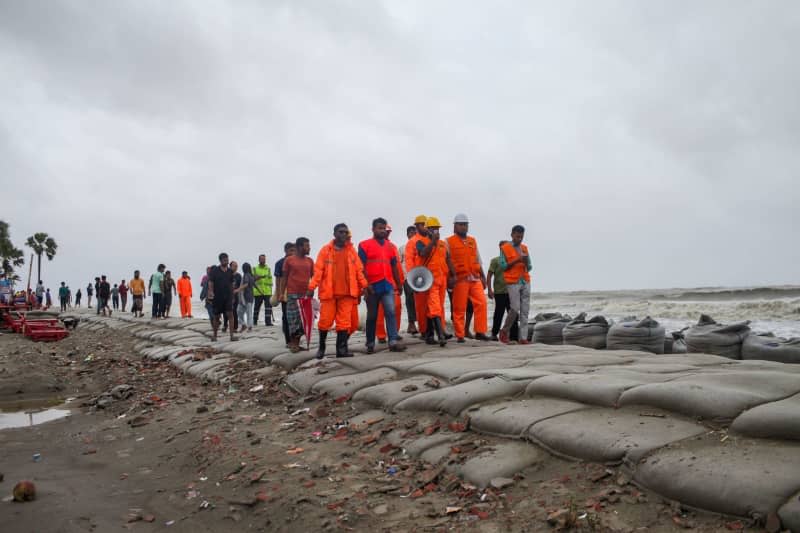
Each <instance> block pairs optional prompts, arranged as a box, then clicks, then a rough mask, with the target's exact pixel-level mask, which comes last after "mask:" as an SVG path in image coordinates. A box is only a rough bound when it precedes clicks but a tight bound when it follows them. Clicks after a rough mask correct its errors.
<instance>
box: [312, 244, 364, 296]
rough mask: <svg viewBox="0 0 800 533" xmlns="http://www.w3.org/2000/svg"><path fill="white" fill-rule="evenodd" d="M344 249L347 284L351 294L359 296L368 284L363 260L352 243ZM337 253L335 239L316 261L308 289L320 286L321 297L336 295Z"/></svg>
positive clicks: (320, 252)
mask: <svg viewBox="0 0 800 533" xmlns="http://www.w3.org/2000/svg"><path fill="white" fill-rule="evenodd" d="M344 250H345V252H346V253H347V264H348V267H349V268H348V269H347V286H348V289H349V291H350V296H352V297H353V298H358V296H359V295H360V294H361V290H362V289H363V288H364V287H366V286H367V280H366V279H365V278H364V273H363V272H362V271H361V268H362V266H361V260H360V259H359V258H358V254H357V253H356V250H355V248H353V245H352V244H346V245H345V246H344ZM334 253H336V250H335V248H334V244H333V241H331V242H329V243H328V244H326V245H325V246H323V247H322V249H321V250H320V251H319V254H317V260H316V262H315V263H314V275H313V276H312V277H311V281H309V282H308V290H310V291H313V290H315V289H316V288H317V287H319V299H320V300H329V299H331V298H333V297H334V294H333V279H334V277H335V276H336V275H337V272H336V271H335V269H336V260H335V259H334V258H333V254H334Z"/></svg>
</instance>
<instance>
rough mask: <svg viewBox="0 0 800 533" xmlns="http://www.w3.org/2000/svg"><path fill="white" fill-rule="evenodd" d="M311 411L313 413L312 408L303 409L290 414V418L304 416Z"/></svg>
mask: <svg viewBox="0 0 800 533" xmlns="http://www.w3.org/2000/svg"><path fill="white" fill-rule="evenodd" d="M309 411H311V408H310V407H304V408H302V409H298V410H297V411H295V412H294V413H292V414H290V415H289V416H298V415H302V414H304V413H307V412H309Z"/></svg>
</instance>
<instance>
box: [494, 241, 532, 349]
mask: <svg viewBox="0 0 800 533" xmlns="http://www.w3.org/2000/svg"><path fill="white" fill-rule="evenodd" d="M524 237H525V228H523V227H522V226H514V227H513V228H511V242H507V241H506V242H505V243H504V244H503V245H502V246H501V247H500V269H501V270H502V271H503V279H505V280H506V286H507V287H508V301H509V305H510V307H511V309H509V310H508V315H507V316H506V321H505V322H504V323H503V327H502V329H500V335H499V336H498V337H499V338H500V342H503V343H508V341H509V336H508V333H509V331H510V330H511V325H512V324H514V323H515V322H516V321H517V319H519V343H520V344H528V342H529V341H528V308H529V306H530V303H531V275H530V274H529V272H530V271H531V270H532V268H533V265H532V264H531V257H530V255H528V247H527V246H525V245H524V244H522V239H523V238H524Z"/></svg>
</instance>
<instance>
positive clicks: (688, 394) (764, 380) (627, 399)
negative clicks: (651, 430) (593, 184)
mask: <svg viewBox="0 0 800 533" xmlns="http://www.w3.org/2000/svg"><path fill="white" fill-rule="evenodd" d="M731 366H732V369H731V370H724V371H723V370H719V371H715V372H704V373H700V374H690V375H687V376H685V377H681V378H677V379H675V380H673V381H668V382H666V383H650V384H647V385H640V386H638V387H634V388H632V389H629V390H627V391H625V392H624V393H622V396H621V397H620V400H619V405H649V406H653V407H660V408H662V409H666V410H668V411H673V412H678V413H683V414H685V415H687V416H692V417H702V418H704V419H706V420H712V421H718V422H723V423H724V422H728V421H731V420H733V419H734V418H736V417H737V416H739V415H740V414H741V413H742V412H743V411H745V410H747V409H752V408H753V407H755V406H757V405H761V404H764V403H767V402H774V401H777V400H781V399H783V398H786V397H788V396H791V395H793V394H797V393H800V374H787V373H783V372H771V371H764V370H746V371H736V369H735V366H734V365H731Z"/></svg>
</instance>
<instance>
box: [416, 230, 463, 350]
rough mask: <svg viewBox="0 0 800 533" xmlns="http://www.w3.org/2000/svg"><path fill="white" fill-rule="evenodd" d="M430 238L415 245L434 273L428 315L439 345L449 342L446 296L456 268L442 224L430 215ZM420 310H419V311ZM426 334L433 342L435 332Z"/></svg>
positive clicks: (428, 340) (429, 290) (428, 302)
mask: <svg viewBox="0 0 800 533" xmlns="http://www.w3.org/2000/svg"><path fill="white" fill-rule="evenodd" d="M425 227H426V228H427V230H428V233H429V236H430V238H429V239H428V244H427V245H426V244H423V241H421V240H420V241H417V243H416V245H415V247H416V249H417V254H418V255H419V257H421V258H422V265H423V266H425V267H427V268H428V269H429V270H430V271H431V273H432V274H433V285H431V288H430V289H428V290H427V291H426V292H427V293H428V298H427V300H428V301H427V316H428V317H429V318H430V323H429V324H428V326H432V331H435V332H436V336H437V337H439V346H445V345H446V344H447V337H446V334H445V331H444V298H445V296H446V295H447V285H448V284H449V283H453V282H454V281H455V268H454V267H453V262H452V261H451V260H450V251H449V250H448V248H447V243H446V242H445V241H442V240H441V239H440V237H439V229H440V228H441V227H442V224H441V223H440V222H439V219H438V218H436V217H428V219H427V220H426V221H425ZM417 312H419V311H417ZM428 331H429V333H428V335H426V339H425V342H426V343H428V344H432V340H433V332H432V331H431V329H429V330H428Z"/></svg>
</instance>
